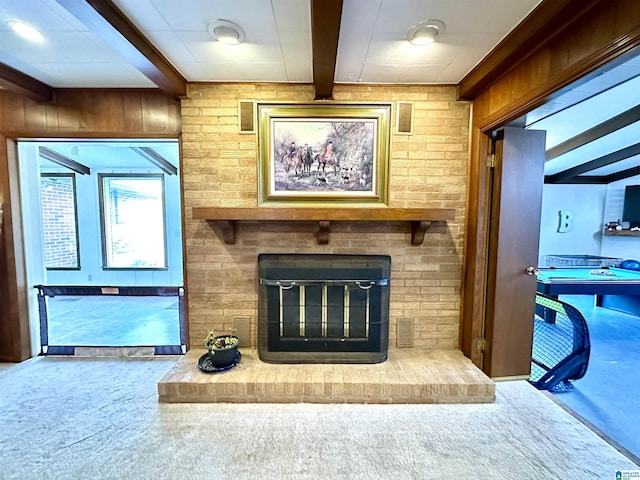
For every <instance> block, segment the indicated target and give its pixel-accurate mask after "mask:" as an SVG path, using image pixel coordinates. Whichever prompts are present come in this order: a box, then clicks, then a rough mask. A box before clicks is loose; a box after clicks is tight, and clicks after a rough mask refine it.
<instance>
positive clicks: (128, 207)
mask: <svg viewBox="0 0 640 480" xmlns="http://www.w3.org/2000/svg"><path fill="white" fill-rule="evenodd" d="M18 168H19V177H20V186H21V189H20V196H21V203H22V206H23V208H22V213H23V218H22V222H23V230H24V239H25V253H26V258H27V265H26V269H27V279H28V285H29V286H30V287H34V288H30V291H29V322H30V327H31V332H32V345H34V346H39V351H38V352H33V353H34V354H36V353H39V354H47V355H51V354H56V353H62V354H73V353H77V351H78V349H80V348H83V349H86V348H110V349H114V348H123V347H127V348H131V347H138V348H142V347H144V348H145V350H144V351H147V352H150V353H174V354H175V353H184V351H185V345H186V338H185V337H186V335H185V325H184V314H183V308H184V304H183V294H184V292H183V264H182V262H183V259H182V251H183V250H182V226H181V225H182V223H181V201H180V198H181V192H180V180H179V145H178V141H177V140H167V139H163V140H140V141H131V140H126V141H125V140H118V139H111V140H99V141H95V140H64V141H62V140H37V141H35V140H33V141H31V140H29V141H19V142H18ZM34 349H35V348H34ZM123 351H125V350H123ZM127 351H128V352H130V351H131V350H127Z"/></svg>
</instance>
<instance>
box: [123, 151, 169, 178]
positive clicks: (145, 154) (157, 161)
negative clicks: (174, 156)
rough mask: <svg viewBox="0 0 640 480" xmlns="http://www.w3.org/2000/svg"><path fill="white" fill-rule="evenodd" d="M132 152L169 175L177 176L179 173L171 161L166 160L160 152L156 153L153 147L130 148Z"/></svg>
mask: <svg viewBox="0 0 640 480" xmlns="http://www.w3.org/2000/svg"><path fill="white" fill-rule="evenodd" d="M129 148H131V150H133V151H134V152H136V153H137V154H138V155H140V156H141V157H142V158H144V159H145V160H146V161H147V162H149V163H151V164H152V165H154V166H156V167H158V168H159V169H160V170H162V171H163V172H164V173H166V174H167V175H176V174H177V173H178V168H177V167H176V166H175V165H173V164H172V163H171V162H170V161H169V160H167V159H166V158H164V157H163V156H162V155H160V154H159V153H158V152H156V151H155V150H154V149H153V148H151V147H129Z"/></svg>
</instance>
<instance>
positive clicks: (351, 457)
mask: <svg viewBox="0 0 640 480" xmlns="http://www.w3.org/2000/svg"><path fill="white" fill-rule="evenodd" d="M175 360H176V359H175V358H164V359H129V360H122V359H121V360H118V359H73V358H55V359H54V358H38V359H34V360H30V361H28V362H25V363H22V364H19V365H15V366H11V367H9V368H6V366H5V368H1V369H0V478H1V479H20V480H29V479H49V478H51V479H148V478H156V479H180V478H185V479H208V480H211V479H227V478H229V479H253V478H255V479H367V480H372V479H445V478H446V479H453V478H455V479H457V480H460V479H469V480H471V479H473V480H476V479H500V480H505V479H514V480H538V479H539V480H550V479H556V478H563V479H565V478H566V479H579V480H589V479H608V480H613V479H615V471H616V470H634V469H636V470H640V467H638V466H636V465H634V464H633V463H631V462H630V461H629V460H628V459H627V458H626V457H624V456H623V455H621V454H620V453H619V452H617V451H616V450H614V449H613V448H612V447H610V446H609V445H608V444H607V443H605V442H604V441H603V440H602V439H600V438H599V437H597V436H596V435H595V434H593V433H592V432H591V431H590V430H588V429H587V428H586V427H584V426H583V425H582V424H580V423H577V422H576V421H575V420H574V419H573V418H572V417H571V416H569V415H568V414H567V413H566V412H564V411H563V410H562V409H560V408H559V407H558V406H556V405H555V404H554V403H553V402H552V401H551V400H549V399H548V398H546V397H545V396H544V395H542V394H541V393H540V392H538V391H537V390H535V389H534V388H532V387H531V386H530V385H529V384H527V383H525V382H509V383H499V384H498V386H497V400H496V403H493V404H480V405H473V404H472V405H354V404H160V403H158V401H157V393H156V388H157V382H158V380H159V379H160V378H162V376H163V375H164V374H165V373H166V372H168V371H169V370H170V369H171V367H172V366H173V365H174V363H175Z"/></svg>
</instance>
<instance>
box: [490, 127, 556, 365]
mask: <svg viewBox="0 0 640 480" xmlns="http://www.w3.org/2000/svg"><path fill="white" fill-rule="evenodd" d="M545 138H546V132H544V131H540V130H523V129H519V128H505V129H503V130H500V131H499V132H498V139H497V141H496V154H495V156H496V166H495V168H494V172H493V175H494V181H493V192H492V197H491V220H490V232H489V256H488V268H487V274H488V275H487V299H486V318H485V339H486V340H487V348H486V351H485V355H484V370H485V371H486V372H487V373H488V374H489V375H490V376H491V377H520V376H528V375H529V373H530V368H531V347H532V339H533V314H534V308H535V290H536V279H535V276H531V275H528V274H527V273H526V268H527V267H528V266H537V264H538V239H539V233H540V216H541V209H542V187H543V183H544V162H545Z"/></svg>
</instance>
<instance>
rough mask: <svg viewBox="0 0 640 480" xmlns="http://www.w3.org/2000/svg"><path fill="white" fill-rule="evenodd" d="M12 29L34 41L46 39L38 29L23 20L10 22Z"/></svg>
mask: <svg viewBox="0 0 640 480" xmlns="http://www.w3.org/2000/svg"><path fill="white" fill-rule="evenodd" d="M8 25H9V27H11V30H13V31H14V32H16V33H17V34H18V35H20V36H21V37H22V38H26V39H27V40H31V41H32V42H41V41H43V40H44V36H43V35H42V33H40V32H39V31H38V30H36V29H35V28H34V27H32V26H31V25H27V24H26V23H22V22H8Z"/></svg>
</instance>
